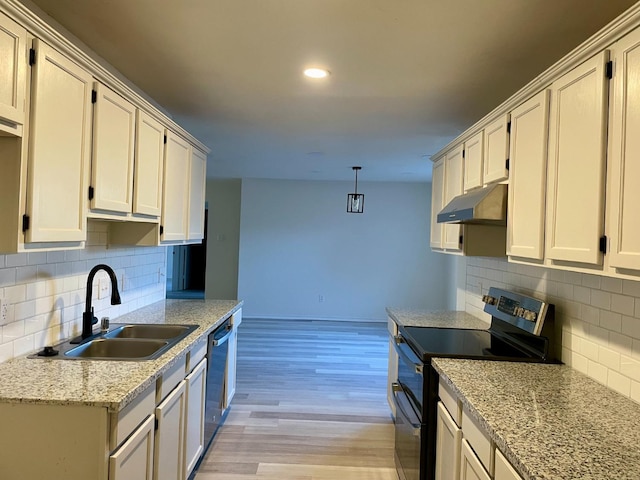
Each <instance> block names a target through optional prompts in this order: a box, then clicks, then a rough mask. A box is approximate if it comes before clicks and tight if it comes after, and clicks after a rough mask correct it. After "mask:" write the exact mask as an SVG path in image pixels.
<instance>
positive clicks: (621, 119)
mask: <svg viewBox="0 0 640 480" xmlns="http://www.w3.org/2000/svg"><path fill="white" fill-rule="evenodd" d="M611 59H612V61H613V66H614V75H613V80H612V85H611V88H612V95H611V109H612V114H611V116H610V122H611V123H610V125H609V132H610V133H609V135H610V138H611V143H610V149H609V152H610V157H609V160H608V165H607V169H608V175H609V186H608V192H609V193H608V201H607V218H608V235H609V237H610V248H611V251H610V254H611V255H610V258H609V265H610V266H611V267H613V268H615V269H618V270H620V271H625V270H634V271H636V272H637V271H640V227H639V226H638V220H637V219H638V213H637V209H638V205H640V188H639V186H640V162H638V155H640V141H639V138H638V131H639V129H640V83H639V81H638V78H640V31H638V30H635V31H633V32H631V33H630V34H629V35H627V36H626V37H624V38H623V39H621V40H619V41H618V42H616V43H615V44H614V45H613V46H612V47H611Z"/></svg>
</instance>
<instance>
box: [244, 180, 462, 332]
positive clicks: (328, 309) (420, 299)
mask: <svg viewBox="0 0 640 480" xmlns="http://www.w3.org/2000/svg"><path fill="white" fill-rule="evenodd" d="M359 186H360V188H359V191H361V193H364V194H365V204H364V213H363V214H349V213H346V200H347V193H349V192H351V191H352V189H353V183H350V182H324V181H317V182H314V181H286V180H257V179H245V180H243V182H242V214H241V234H240V264H239V280H238V295H239V298H242V299H243V300H244V301H245V304H244V307H243V313H244V314H245V316H248V317H278V318H301V319H302V318H314V319H358V320H384V319H385V318H386V313H385V307H386V306H396V307H403V308H416V309H430V310H437V309H448V308H454V307H455V304H453V305H451V301H452V298H450V297H451V295H449V297H448V292H447V287H448V285H449V284H450V282H451V272H452V265H453V264H452V260H451V259H450V258H447V256H446V255H438V254H433V253H431V251H430V249H429V238H428V229H429V225H428V219H429V214H428V212H429V211H430V202H431V190H430V188H431V185H430V184H416V183H361V184H359ZM319 296H322V297H323V301H319Z"/></svg>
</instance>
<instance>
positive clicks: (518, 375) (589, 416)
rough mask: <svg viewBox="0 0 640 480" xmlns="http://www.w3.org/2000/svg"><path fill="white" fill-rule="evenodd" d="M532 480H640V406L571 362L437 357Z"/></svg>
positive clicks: (458, 389)
mask: <svg viewBox="0 0 640 480" xmlns="http://www.w3.org/2000/svg"><path fill="white" fill-rule="evenodd" d="M433 365H434V367H435V369H436V370H437V371H438V373H439V374H440V377H441V378H442V379H443V380H444V381H445V382H446V383H447V384H449V385H450V386H451V387H452V388H453V390H454V391H455V392H456V393H457V394H458V396H459V397H460V398H461V400H462V402H463V404H464V405H465V406H466V407H468V411H469V412H470V414H471V415H472V416H473V417H474V418H476V419H477V420H478V421H479V423H480V424H481V425H483V426H484V428H485V430H486V431H487V432H488V434H489V436H490V437H491V438H492V439H493V441H494V442H495V443H496V446H497V448H499V449H500V450H501V451H502V452H503V453H504V455H505V456H506V457H507V459H508V460H509V461H510V462H511V464H512V465H513V466H514V467H515V468H516V470H518V472H519V473H520V475H521V476H522V477H523V479H525V480H547V479H553V480H560V479H562V480H564V479H569V478H572V479H582V480H606V479H611V480H614V479H615V480H624V479H628V480H631V479H633V480H637V479H638V478H639V477H640V428H638V425H639V424H640V405H638V404H637V403H635V402H633V401H632V400H630V399H628V398H626V397H623V396H622V395H619V394H617V393H616V392H614V391H612V390H610V389H608V388H607V387H605V386H603V385H601V384H599V383H597V382H595V381H594V380H592V379H590V378H588V377H587V376H586V375H583V374H581V373H580V372H578V371H576V370H575V369H572V368H570V367H568V366H566V365H549V364H533V363H510V362H490V361H479V360H454V359H441V358H437V359H434V361H433Z"/></svg>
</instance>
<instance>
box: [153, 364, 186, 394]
mask: <svg viewBox="0 0 640 480" xmlns="http://www.w3.org/2000/svg"><path fill="white" fill-rule="evenodd" d="M186 368H187V357H186V356H184V357H182V358H180V359H179V360H178V361H177V362H176V363H175V364H174V365H173V366H172V367H171V368H169V370H167V371H166V372H164V373H163V374H162V377H160V378H159V379H158V387H157V400H158V402H157V403H160V402H161V401H162V399H163V398H164V397H166V396H167V395H169V393H171V390H173V389H174V388H176V386H178V384H179V383H180V382H181V381H182V380H183V379H184V375H185V373H186Z"/></svg>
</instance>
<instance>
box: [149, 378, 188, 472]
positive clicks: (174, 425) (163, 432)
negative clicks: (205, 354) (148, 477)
mask: <svg viewBox="0 0 640 480" xmlns="http://www.w3.org/2000/svg"><path fill="white" fill-rule="evenodd" d="M186 396H187V390H186V382H185V381H184V380H183V381H181V382H180V383H179V384H178V386H177V387H176V388H174V389H173V391H172V392H171V393H170V394H169V395H167V397H166V398H165V399H164V400H163V401H162V403H160V405H158V406H157V407H156V420H157V429H156V435H155V447H154V452H153V479H154V480H184V479H185V478H186V477H185V474H184V467H185V464H184V446H185V445H184V434H185V419H186V415H185V412H186V407H187V402H186V400H187V398H186Z"/></svg>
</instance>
